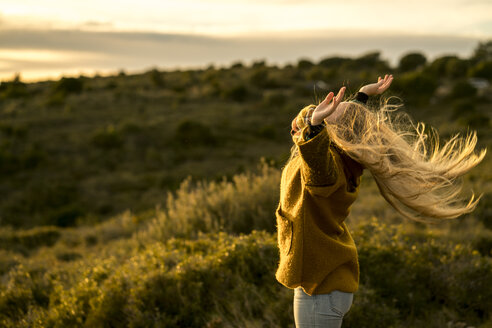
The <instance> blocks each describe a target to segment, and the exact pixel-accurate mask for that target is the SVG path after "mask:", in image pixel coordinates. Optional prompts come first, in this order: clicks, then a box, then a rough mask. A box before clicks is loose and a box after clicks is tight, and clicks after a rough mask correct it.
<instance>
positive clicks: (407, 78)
mask: <svg viewBox="0 0 492 328" xmlns="http://www.w3.org/2000/svg"><path fill="white" fill-rule="evenodd" d="M437 87H438V82H437V79H435V78H433V77H432V76H429V75H428V74H425V73H421V72H408V73H405V74H403V75H401V76H400V77H399V78H398V79H397V80H395V82H394V86H392V88H393V90H394V91H399V92H402V93H403V94H404V98H405V99H406V101H407V102H409V103H416V104H420V103H427V102H428V101H429V100H430V98H431V97H432V96H433V95H434V92H435V91H436V89H437Z"/></svg>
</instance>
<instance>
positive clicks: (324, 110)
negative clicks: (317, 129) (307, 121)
mask: <svg viewBox="0 0 492 328" xmlns="http://www.w3.org/2000/svg"><path fill="white" fill-rule="evenodd" d="M344 94H345V87H342V88H340V90H339V91H338V94H337V96H336V97H334V93H333V92H330V93H329V94H328V95H327V96H326V98H325V100H323V101H322V102H321V103H320V104H319V105H318V106H316V108H315V109H314V112H313V116H312V117H311V124H312V125H318V124H321V123H322V122H323V120H324V119H325V118H327V117H328V116H330V115H331V114H333V112H334V111H335V110H336V109H337V106H338V104H340V102H341V101H342V99H343V95H344ZM332 100H333V101H332Z"/></svg>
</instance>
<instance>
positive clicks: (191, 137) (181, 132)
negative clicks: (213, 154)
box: [174, 120, 218, 148]
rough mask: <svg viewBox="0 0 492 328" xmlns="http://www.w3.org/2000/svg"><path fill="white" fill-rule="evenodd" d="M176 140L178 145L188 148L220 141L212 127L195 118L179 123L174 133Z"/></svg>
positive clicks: (214, 143) (211, 144) (210, 144)
mask: <svg viewBox="0 0 492 328" xmlns="http://www.w3.org/2000/svg"><path fill="white" fill-rule="evenodd" d="M174 140H175V141H176V143H177V144H178V145H180V146H183V147H187V148H191V147H196V146H213V145H216V144H217V141H218V140H217V138H216V137H215V135H214V134H213V133H212V131H211V129H210V127H208V126H206V125H205V124H204V123H200V122H197V121H193V120H185V121H182V122H181V123H179V125H178V127H177V128H176V132H175V133H174Z"/></svg>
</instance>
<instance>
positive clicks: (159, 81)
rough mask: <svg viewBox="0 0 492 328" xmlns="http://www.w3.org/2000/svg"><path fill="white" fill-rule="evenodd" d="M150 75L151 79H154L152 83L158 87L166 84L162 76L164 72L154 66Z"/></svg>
mask: <svg viewBox="0 0 492 328" xmlns="http://www.w3.org/2000/svg"><path fill="white" fill-rule="evenodd" d="M149 75H150V80H151V81H152V84H153V85H154V86H156V87H162V86H164V78H163V77H162V73H161V72H159V70H158V69H156V68H154V69H153V70H151V71H150V72H149Z"/></svg>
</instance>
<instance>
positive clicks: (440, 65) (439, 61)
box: [425, 55, 459, 78]
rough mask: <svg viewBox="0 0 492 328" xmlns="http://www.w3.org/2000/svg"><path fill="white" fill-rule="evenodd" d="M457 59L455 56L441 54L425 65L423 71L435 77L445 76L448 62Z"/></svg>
mask: <svg viewBox="0 0 492 328" xmlns="http://www.w3.org/2000/svg"><path fill="white" fill-rule="evenodd" d="M457 59H459V58H458V57H457V56H452V55H451V56H441V57H438V58H436V59H434V60H433V61H432V63H430V64H429V65H427V67H426V69H425V71H426V73H427V74H430V75H432V76H434V77H436V78H441V77H443V76H447V75H448V74H447V73H448V72H447V69H448V63H449V62H452V61H455V60H457Z"/></svg>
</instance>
